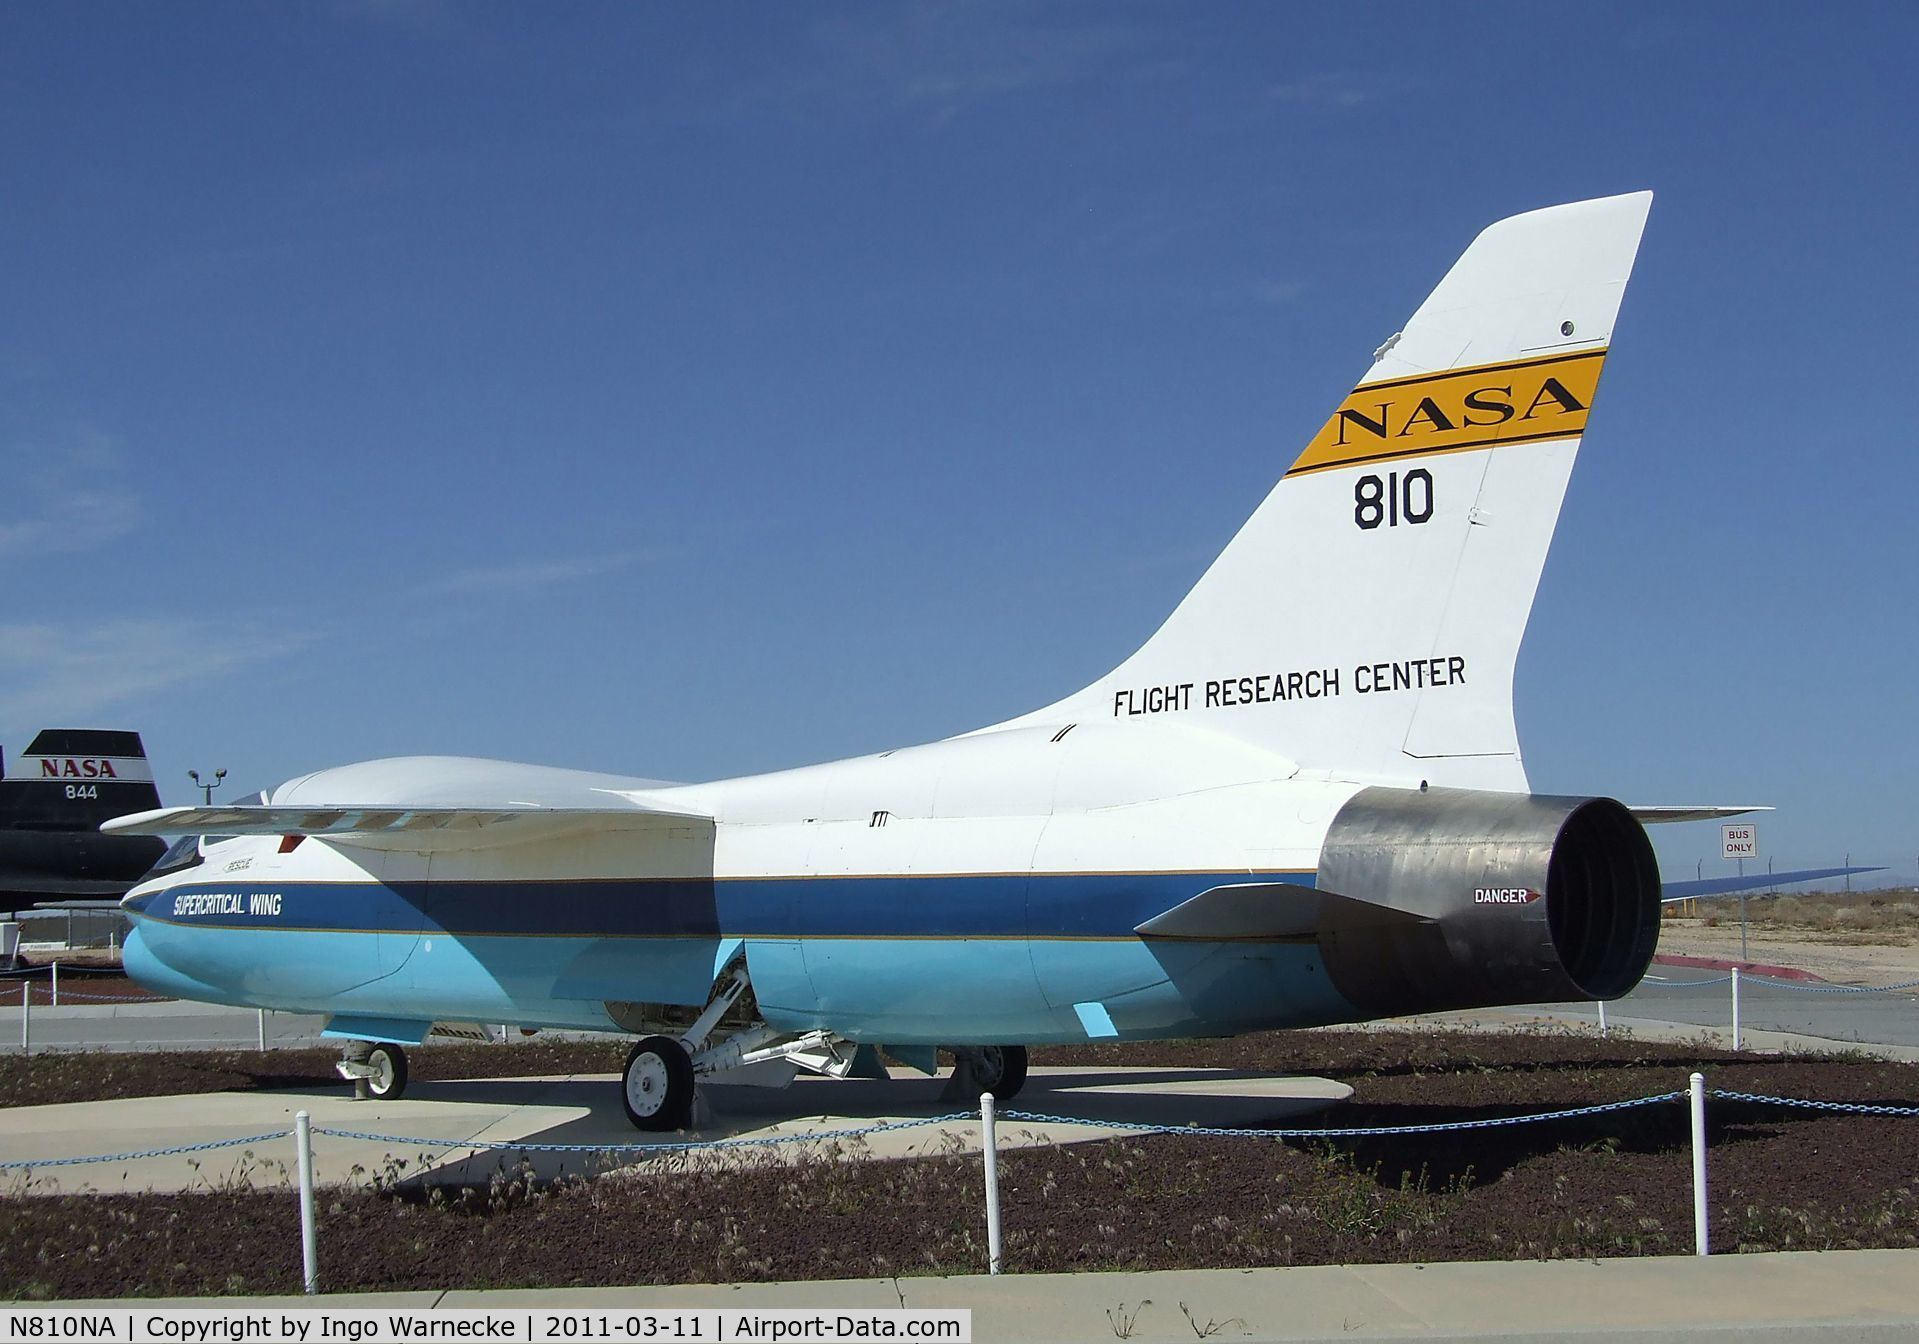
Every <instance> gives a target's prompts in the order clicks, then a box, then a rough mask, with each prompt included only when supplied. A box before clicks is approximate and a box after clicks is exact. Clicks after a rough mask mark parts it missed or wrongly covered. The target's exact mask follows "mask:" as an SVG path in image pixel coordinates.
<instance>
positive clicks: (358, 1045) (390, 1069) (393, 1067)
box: [334, 1041, 407, 1101]
mask: <svg viewBox="0 0 1919 1344" xmlns="http://www.w3.org/2000/svg"><path fill="white" fill-rule="evenodd" d="M334 1067H335V1068H336V1069H338V1070H339V1071H340V1076H341V1077H342V1078H344V1079H346V1080H347V1081H348V1082H350V1083H352V1084H353V1095H354V1096H355V1097H357V1098H359V1099H360V1100H362V1101H364V1100H366V1099H367V1098H368V1097H371V1098H373V1099H374V1100H376V1101H392V1100H394V1099H396V1098H398V1097H400V1096H402V1095H404V1094H405V1092H406V1078H407V1070H406V1051H405V1050H403V1049H401V1048H400V1047H399V1046H397V1045H392V1044H389V1043H388V1042H385V1041H378V1042H375V1041H348V1042H347V1043H346V1049H345V1051H344V1053H343V1055H342V1057H341V1059H340V1062H339V1063H338V1064H336V1065H335V1066H334Z"/></svg>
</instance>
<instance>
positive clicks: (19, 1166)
mask: <svg viewBox="0 0 1919 1344" xmlns="http://www.w3.org/2000/svg"><path fill="white" fill-rule="evenodd" d="M1708 1097H1714V1098H1717V1099H1719V1100H1721V1101H1738V1102H1749V1103H1756V1104H1760V1105H1771V1106H1786V1107H1796V1108H1800V1109H1806V1110H1816V1111H1824V1112H1828V1113H1837V1114H1845V1115H1880V1116H1919V1107H1912V1106H1877V1105H1870V1104H1866V1103H1862V1102H1841V1101H1812V1100H1807V1099H1805V1098H1799V1097H1774V1096H1767V1095H1765V1094H1763V1093H1758V1092H1734V1091H1726V1090H1722V1089H1718V1088H1712V1089H1708V1088H1707V1087H1706V1078H1705V1075H1704V1074H1702V1073H1695V1074H1693V1075H1692V1076H1691V1078H1690V1080H1689V1085H1688V1087H1687V1088H1686V1089H1685V1090H1684V1091H1675V1092H1658V1093H1654V1094H1652V1095H1649V1096H1644V1097H1631V1098H1628V1099H1626V1100H1624V1101H1609V1102H1603V1103H1601V1104H1599V1105H1596V1106H1578V1107H1573V1108H1571V1109H1567V1110H1558V1111H1542V1112H1537V1113H1534V1114H1530V1115H1511V1116H1497V1117H1493V1118H1490V1119H1484V1120H1457V1121H1450V1122H1445V1123H1435V1124H1425V1125H1359V1126H1348V1127H1343V1128H1341V1127H1302V1128H1286V1129H1226V1128H1207V1127H1198V1126H1182V1125H1153V1124H1138V1123H1130V1122H1126V1121H1105V1120H1097V1121H1095V1120H1082V1119H1077V1118H1074V1117H1072V1116H1060V1115H1045V1114H1041V1113H1037V1112H1032V1111H1019V1110H1010V1111H999V1110H997V1108H996V1107H995V1105H994V1102H993V1096H992V1094H991V1093H987V1094H985V1095H984V1096H982V1097H981V1098H980V1108H979V1116H978V1120H979V1126H980V1152H981V1162H982V1168H983V1175H984V1194H985V1204H986V1243H987V1271H988V1272H989V1273H991V1274H998V1273H1000V1272H1001V1269H1002V1267H1003V1266H1002V1257H1001V1251H1000V1247H1001V1241H1000V1191H999V1130H998V1125H999V1122H1000V1121H1001V1120H1018V1121H1024V1122H1026V1123H1029V1124H1054V1125H1057V1124H1064V1125H1080V1126H1088V1127H1091V1128H1095V1129H1101V1130H1111V1131H1114V1132H1118V1133H1130V1134H1177V1135H1184V1136H1188V1137H1193V1136H1197V1137H1203V1138H1222V1139H1340V1138H1375V1137H1381V1136H1393V1135H1402V1134H1440V1133H1447V1132H1452V1131H1460V1130H1474V1129H1493V1128H1498V1127H1502V1126H1512V1125H1530V1124H1540V1123H1544V1122H1547V1121H1553V1120H1569V1119H1574V1118H1577V1117H1581V1116H1591V1115H1603V1114H1606V1113H1609V1112H1616V1111H1626V1110H1632V1109H1635V1108H1638V1107H1642V1106H1658V1105H1663V1104H1664V1103H1666V1102H1670V1101H1678V1100H1680V1099H1681V1098H1684V1099H1685V1100H1686V1101H1687V1103H1688V1106H1689V1109H1690V1112H1691V1122H1692V1123H1691V1142H1690V1148H1691V1153H1692V1174H1693V1244H1694V1249H1695V1253H1696V1254H1698V1255H1710V1254H1711V1248H1710V1246H1709V1245H1708V1241H1707V1228H1708V1225H1709V1217H1708V1216H1709V1207H1708V1201H1707V1179H1706V1150H1707V1141H1706V1101H1707V1098H1708ZM972 1118H973V1117H972V1115H971V1114H970V1113H969V1112H964V1111H960V1112H955V1113H953V1114H950V1115H940V1116H930V1117H927V1118H925V1119H919V1120H903V1121H898V1122H896V1123H892V1124H880V1125H867V1126H864V1127H861V1128H857V1129H840V1130H829V1131H826V1132H824V1133H810V1134H791V1135H772V1136H766V1137H756V1138H741V1139H713V1140H706V1141H689V1142H680V1143H519V1142H514V1143H505V1144H498V1145H490V1144H473V1143H459V1142H455V1141H450V1140H447V1139H427V1138H418V1137H414V1136H410V1135H404V1134H373V1133H367V1132H364V1131H360V1130H349V1129H327V1128H323V1127H318V1126H315V1125H314V1124H313V1123H312V1119H311V1116H310V1115H309V1113H308V1112H306V1111H300V1112H298V1113H296V1114H295V1116H294V1123H293V1128H292V1129H291V1130H270V1131H268V1132H267V1133H264V1134H252V1135H248V1136H246V1137H244V1138H238V1139H216V1140H212V1141H210V1142H207V1143H196V1144H187V1145H183V1146H180V1147H174V1148H152V1149H146V1150H142V1151H139V1152H131V1153H103V1154H99V1155H96V1156H88V1157H63V1158H50V1159H45V1160H40V1161H32V1160H28V1161H5V1162H0V1172H6V1171H28V1170H38V1169H41V1168H48V1167H72V1166H87V1165H92V1164H95V1163H101V1162H130V1161H136V1160H139V1159H142V1158H152V1157H173V1156H179V1155H183V1154H187V1153H200V1152H210V1151H213V1150H215V1149H221V1148H237V1147H241V1146H243V1145H246V1146H257V1145H260V1144H264V1143H270V1142H273V1141H275V1140H279V1139H285V1138H289V1137H291V1138H292V1139H293V1140H294V1145H295V1155H296V1158H297V1166H298V1172H299V1192H300V1262H301V1282H302V1283H303V1285H304V1287H305V1290H306V1291H307V1292H308V1293H317V1292H319V1291H320V1273H319V1240H318V1229H317V1222H316V1219H315V1216H314V1199H315V1197H314V1179H313V1136H314V1135H315V1134H323V1135H326V1136H327V1137H329V1138H336V1139H353V1140H361V1141H367V1142H374V1143H394V1144H403V1145H413V1146H416V1147H429V1148H440V1149H444V1150H449V1151H450V1150H453V1149H457V1148H471V1149H474V1150H475V1151H478V1150H479V1149H481V1148H493V1147H498V1148H504V1149H506V1150H509V1151H512V1152H524V1153H670V1152H696V1151H734V1150H739V1149H750V1148H770V1147H775V1146H782V1145H791V1144H802V1143H818V1142H824V1141H828V1140H834V1139H847V1138H861V1137H865V1136H867V1135H871V1134H878V1133H882V1132H884V1133H887V1134H893V1133H897V1132H899V1131H900V1130H903V1129H917V1128H922V1127H925V1126H929V1125H949V1124H955V1123H966V1122H970V1121H971V1120H972Z"/></svg>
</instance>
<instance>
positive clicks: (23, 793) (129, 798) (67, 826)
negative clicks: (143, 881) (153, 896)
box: [0, 728, 165, 904]
mask: <svg viewBox="0 0 1919 1344" xmlns="http://www.w3.org/2000/svg"><path fill="white" fill-rule="evenodd" d="M0 770H4V774H3V775H0V904H3V903H7V902H8V900H9V898H11V900H12V901H15V902H20V903H22V904H24V903H27V902H32V901H45V900H59V899H92V900H113V899H117V898H118V897H119V896H120V895H121V894H123V893H124V892H125V891H126V889H127V888H128V887H130V886H132V885H133V884H134V883H135V882H137V881H139V880H140V878H141V877H142V876H143V875H144V874H145V873H146V871H147V870H148V869H149V868H151V867H152V866H153V865H154V863H155V862H156V861H157V860H158V859H159V857H160V855H161V854H162V853H163V852H164V851H165V846H164V845H162V844H160V843H159V842H158V841H156V840H154V839H152V838H150V837H144V836H122V835H102V834H100V823H101V822H103V821H106V820H107V819H108V818H110V817H119V816H125V815H126V814H127V813H129V812H144V811H147V810H149V809H152V808H156V807H158V806H160V792H159V790H158V789H156V788H154V787H153V770H152V768H151V767H150V766H149V765H148V764H147V752H146V748H145V747H144V746H142V745H141V743H140V734H138V733H128V732H119V731H114V730H109V729H102V728H48V729H45V730H43V731H42V732H41V733H39V734H38V735H37V736H36V737H35V738H34V739H33V741H32V742H31V743H30V744H28V746H27V749H26V751H24V752H22V753H21V754H20V755H18V756H16V757H14V759H13V760H12V761H10V762H5V761H0ZM130 841H132V842H137V843H129V842H130Z"/></svg>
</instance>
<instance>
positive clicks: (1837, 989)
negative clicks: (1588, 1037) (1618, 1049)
mask: <svg viewBox="0 0 1919 1344" xmlns="http://www.w3.org/2000/svg"><path fill="white" fill-rule="evenodd" d="M1724 984H1730V985H1731V986H1732V995H1731V998H1732V1002H1731V1005H1730V1006H1731V1031H1732V1048H1733V1049H1734V1050H1739V1049H1742V1048H1743V1045H1742V1041H1743V1036H1742V1031H1743V1023H1742V1018H1741V1013H1742V1007H1741V998H1740V991H1741V989H1742V988H1743V987H1744V986H1746V985H1749V984H1759V985H1763V986H1765V987H1766V988H1768V989H1782V990H1787V991H1790V992H1792V993H1795V994H1823V995H1850V996H1857V995H1862V994H1910V993H1913V992H1914V991H1915V990H1919V980H1905V981H1901V982H1900V983H1898V984H1895V985H1828V984H1808V983H1806V982H1804V981H1800V980H1787V979H1783V978H1781V977H1778V976H1771V975H1756V974H1753V973H1751V972H1745V971H1741V970H1740V969H1739V968H1738V967H1737V966H1735V967H1733V969H1732V971H1731V972H1730V973H1729V974H1726V975H1715V976H1709V977H1707V978H1705V979H1702V980H1676V981H1659V980H1651V979H1648V980H1642V981H1640V983H1639V986H1638V990H1649V991H1655V992H1657V991H1671V992H1675V993H1681V992H1684V991H1687V990H1694V989H1701V988H1705V987H1707V986H1711V985H1724ZM1638 990H1635V992H1638ZM1606 1006H1607V1005H1606V1002H1605V1000H1603V999H1602V1000H1600V1001H1599V1032H1600V1034H1601V1035H1602V1036H1604V1035H1610V1034H1611V1026H1610V1024H1609V1023H1608V1021H1607V1015H1606Z"/></svg>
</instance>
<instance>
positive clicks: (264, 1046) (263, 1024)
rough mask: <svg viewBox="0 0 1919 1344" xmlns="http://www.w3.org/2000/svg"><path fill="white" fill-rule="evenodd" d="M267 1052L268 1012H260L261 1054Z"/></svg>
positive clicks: (262, 1010) (264, 1010)
mask: <svg viewBox="0 0 1919 1344" xmlns="http://www.w3.org/2000/svg"><path fill="white" fill-rule="evenodd" d="M266 1052H267V1010H266V1009H264V1008H262V1009H261V1010H260V1053H261V1054H263V1055H264V1054H265V1053H266Z"/></svg>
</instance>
